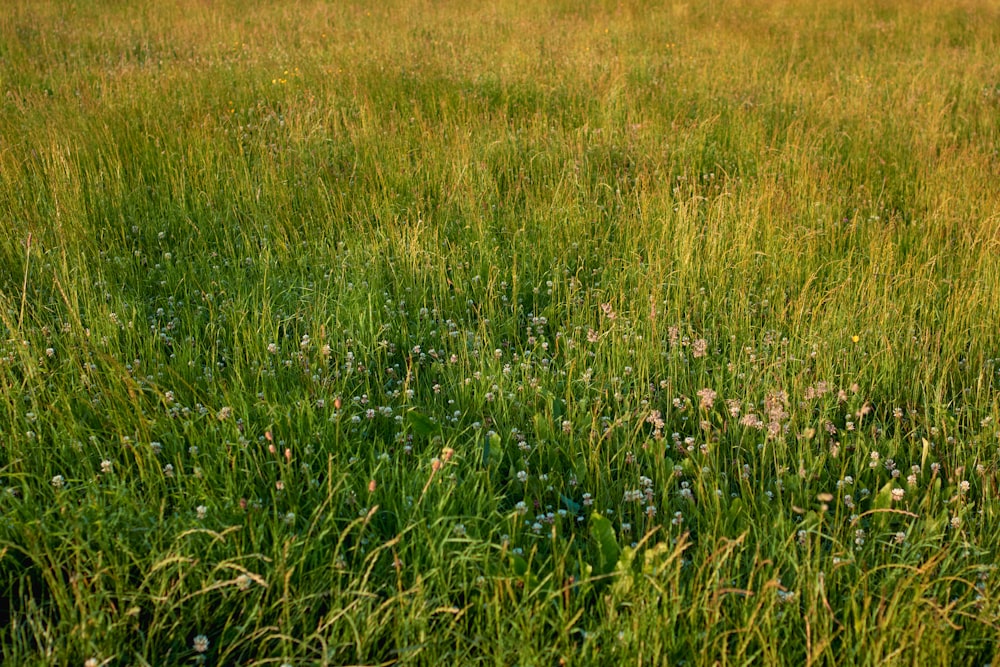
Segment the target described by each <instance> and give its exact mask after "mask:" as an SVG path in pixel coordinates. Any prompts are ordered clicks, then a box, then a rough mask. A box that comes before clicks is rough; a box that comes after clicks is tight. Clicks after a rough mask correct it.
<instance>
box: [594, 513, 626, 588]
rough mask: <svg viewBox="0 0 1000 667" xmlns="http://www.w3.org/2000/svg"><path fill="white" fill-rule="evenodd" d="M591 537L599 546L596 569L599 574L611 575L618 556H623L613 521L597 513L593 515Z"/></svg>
mask: <svg viewBox="0 0 1000 667" xmlns="http://www.w3.org/2000/svg"><path fill="white" fill-rule="evenodd" d="M590 536H591V537H592V538H593V539H594V542H595V543H596V544H597V563H596V564H595V568H594V569H595V570H596V571H597V573H598V574H610V573H611V572H612V571H613V570H614V569H615V564H616V563H617V562H618V556H619V555H620V554H621V548H620V547H619V546H618V541H617V540H616V539H615V530H614V528H612V526H611V521H610V520H609V519H608V518H607V517H605V516H603V515H601V514H598V513H597V512H594V513H593V514H591V515H590Z"/></svg>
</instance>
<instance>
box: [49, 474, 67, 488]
mask: <svg viewBox="0 0 1000 667" xmlns="http://www.w3.org/2000/svg"><path fill="white" fill-rule="evenodd" d="M65 484H66V478H65V477H63V476H62V475H56V476H55V477H53V478H52V486H54V487H56V488H57V489H61V488H63V486H65Z"/></svg>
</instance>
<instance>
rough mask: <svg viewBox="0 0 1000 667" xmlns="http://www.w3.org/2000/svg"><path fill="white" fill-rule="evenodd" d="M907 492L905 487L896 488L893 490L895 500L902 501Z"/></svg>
mask: <svg viewBox="0 0 1000 667" xmlns="http://www.w3.org/2000/svg"><path fill="white" fill-rule="evenodd" d="M905 494H906V492H905V491H904V490H903V489H900V488H895V489H893V490H892V499H893V500H894V501H895V502H899V501H901V500H902V499H903V496H904V495H905Z"/></svg>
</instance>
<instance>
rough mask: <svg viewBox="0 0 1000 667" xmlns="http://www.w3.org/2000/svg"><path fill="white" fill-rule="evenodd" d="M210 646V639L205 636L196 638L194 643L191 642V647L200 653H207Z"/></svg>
mask: <svg viewBox="0 0 1000 667" xmlns="http://www.w3.org/2000/svg"><path fill="white" fill-rule="evenodd" d="M208 645H209V641H208V637H206V636H205V635H198V636H197V637H195V638H194V641H193V642H191V647H192V648H193V649H194V650H195V651H197V652H198V653H204V652H205V651H207V650H208Z"/></svg>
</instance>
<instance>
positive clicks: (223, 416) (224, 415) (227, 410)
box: [215, 406, 233, 422]
mask: <svg viewBox="0 0 1000 667" xmlns="http://www.w3.org/2000/svg"><path fill="white" fill-rule="evenodd" d="M232 416H233V409H232V408H231V407H229V406H226V407H224V408H222V409H221V410H219V413H218V414H217V415H215V417H216V419H218V420H219V421H220V422H224V421H226V420H227V419H229V418H230V417H232Z"/></svg>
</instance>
